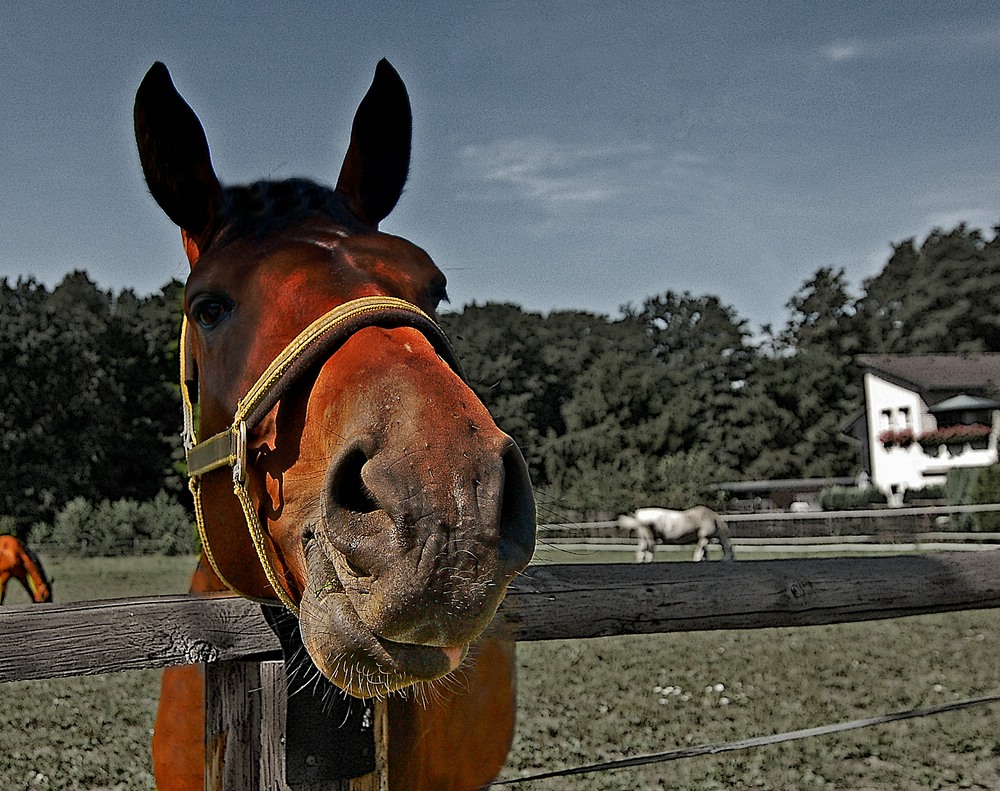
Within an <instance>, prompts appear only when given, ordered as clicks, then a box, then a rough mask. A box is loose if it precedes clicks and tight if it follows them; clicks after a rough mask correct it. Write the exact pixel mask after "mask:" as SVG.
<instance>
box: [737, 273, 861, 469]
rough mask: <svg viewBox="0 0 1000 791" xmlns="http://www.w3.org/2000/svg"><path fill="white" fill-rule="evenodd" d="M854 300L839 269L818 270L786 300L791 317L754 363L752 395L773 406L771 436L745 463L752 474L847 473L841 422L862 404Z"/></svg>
mask: <svg viewBox="0 0 1000 791" xmlns="http://www.w3.org/2000/svg"><path fill="white" fill-rule="evenodd" d="M854 304H855V300H854V298H853V297H852V296H851V295H850V293H849V292H848V287H847V280H846V277H845V276H844V271H843V270H839V271H836V272H835V271H833V270H832V269H829V268H822V269H819V270H818V271H817V272H816V273H815V274H814V275H813V277H812V278H811V279H810V280H808V281H806V282H805V283H804V284H803V286H802V287H801V289H800V290H799V291H798V292H797V293H796V294H795V295H794V296H793V297H792V298H791V299H790V300H789V302H788V305H787V307H788V310H789V312H790V317H789V320H788V323H787V324H786V326H785V328H784V330H782V332H780V333H779V334H778V336H777V337H776V338H774V339H773V342H772V344H771V346H770V354H769V355H768V356H766V357H763V356H762V358H761V359H760V360H759V361H758V366H757V370H756V371H755V373H754V382H753V388H752V391H751V392H752V393H753V394H755V395H757V396H758V397H759V396H760V395H761V394H763V399H762V400H764V401H770V402H771V403H772V404H773V411H772V416H773V418H774V422H773V423H771V425H772V427H773V430H774V434H773V436H772V438H771V440H770V442H768V443H767V444H765V445H764V446H762V447H761V452H760V454H759V456H758V458H757V459H756V460H755V461H754V462H753V463H751V464H750V465H749V466H748V472H749V473H750V474H751V475H752V476H753V477H775V478H785V477H827V476H833V475H849V474H851V472H852V471H853V470H854V468H855V466H856V464H857V459H856V451H855V449H854V448H852V447H851V446H849V445H848V444H847V442H846V441H845V440H844V438H843V437H842V435H841V426H842V425H843V423H844V422H845V421H846V420H847V418H848V417H849V416H850V415H851V413H852V412H853V411H855V410H857V409H859V408H860V407H861V374H860V371H859V370H858V368H857V366H856V364H855V363H854V356H855V355H856V354H857V353H858V352H859V351H860V344H859V339H858V335H857V332H856V328H855V324H854V322H853V319H854Z"/></svg>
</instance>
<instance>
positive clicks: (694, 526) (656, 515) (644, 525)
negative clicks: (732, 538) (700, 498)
mask: <svg viewBox="0 0 1000 791" xmlns="http://www.w3.org/2000/svg"><path fill="white" fill-rule="evenodd" d="M618 526H619V527H621V528H623V529H628V530H635V531H636V533H637V534H638V536H639V547H638V548H637V549H636V551H635V560H636V563H650V562H652V560H653V547H655V546H656V542H657V540H659V541H661V542H663V543H669V544H688V543H694V542H697V544H698V545H697V546H696V547H695V550H694V559H695V560H703V559H704V558H705V547H707V546H708V542H709V541H710V540H713V539H714V540H715V541H718V542H719V544H720V545H721V546H722V559H723V560H732V559H733V546H732V544H731V543H730V542H729V528H728V527H726V523H725V521H724V520H723V519H722V517H721V516H719V515H718V514H717V513H715V511H713V510H712V509H711V508H706V507H705V506H704V505H698V506H695V507H694V508H689V509H688V510H686V511H671V510H669V509H667V508H639V509H636V510H635V511H634V512H633V513H632V514H624V515H622V516H619V517H618Z"/></svg>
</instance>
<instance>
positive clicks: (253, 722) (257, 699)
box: [205, 660, 388, 791]
mask: <svg viewBox="0 0 1000 791" xmlns="http://www.w3.org/2000/svg"><path fill="white" fill-rule="evenodd" d="M286 689H287V687H286V680H285V670H284V664H283V663H282V662H279V661H276V660H275V661H265V662H257V661H240V660H235V661H227V662H212V663H209V664H208V665H206V668H205V690H206V718H205V744H206V762H205V789H206V791H258V790H259V791H387V789H388V772H387V764H388V760H387V755H386V749H387V733H388V727H387V721H386V707H385V706H384V705H383V704H381V703H376V704H375V707H374V720H373V722H372V723H371V725H372V728H373V731H374V734H375V739H374V745H375V756H374V764H375V771H374V772H371V773H370V774H365V775H362V776H361V777H355V778H352V779H341V780H323V781H318V782H302V783H294V784H291V785H290V784H289V783H288V782H287V781H286V771H285V769H286V767H285V747H286V742H287V736H288V734H287V733H286V717H285V714H286V711H287V706H288V698H287V695H286ZM287 727H293V728H294V727H295V724H294V722H293V723H291V724H290V725H289V726H287ZM308 758H309V756H306V760H307V761H308ZM316 760H317V761H318V760H322V759H321V758H320V757H317V759H316Z"/></svg>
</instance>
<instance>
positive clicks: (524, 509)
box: [500, 443, 535, 576]
mask: <svg viewBox="0 0 1000 791" xmlns="http://www.w3.org/2000/svg"><path fill="white" fill-rule="evenodd" d="M503 469H504V487H503V501H502V503H501V506H500V562H501V563H502V564H503V566H504V568H505V570H506V571H507V573H508V574H510V575H511V576H513V575H514V574H516V573H517V572H519V571H520V570H521V569H523V568H524V567H525V566H527V565H528V562H529V561H530V560H531V556H532V554H533V553H534V551H535V498H534V497H533V496H532V493H531V480H530V479H529V478H528V467H527V465H526V464H525V462H524V457H523V456H522V455H521V451H520V450H519V449H518V447H517V445H514V444H513V443H511V446H510V447H509V448H508V449H507V451H506V452H505V453H504V456H503Z"/></svg>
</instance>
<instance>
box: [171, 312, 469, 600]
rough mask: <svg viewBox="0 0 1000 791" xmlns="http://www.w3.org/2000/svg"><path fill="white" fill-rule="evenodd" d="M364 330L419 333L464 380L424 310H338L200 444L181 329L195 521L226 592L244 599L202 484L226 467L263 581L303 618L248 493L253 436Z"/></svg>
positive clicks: (301, 339)
mask: <svg viewBox="0 0 1000 791" xmlns="http://www.w3.org/2000/svg"><path fill="white" fill-rule="evenodd" d="M365 327H383V328H386V329H392V328H396V327H411V328H413V329H416V330H419V331H420V332H421V333H422V334H423V335H424V336H425V337H426V338H427V339H428V340H429V341H430V342H431V344H432V345H433V346H434V349H435V351H437V353H438V355H439V356H440V357H441V358H442V359H443V360H444V361H445V362H446V363H447V364H448V365H449V366H451V368H452V369H453V370H454V371H455V372H456V373H457V374H458V375H459V376H460V377H462V378H464V376H463V374H462V370H461V368H460V366H459V364H458V360H457V359H456V357H455V353H454V351H453V350H452V348H451V344H450V343H449V342H448V339H447V337H445V335H444V333H443V332H442V331H441V328H440V327H439V326H438V325H437V323H436V322H435V321H434V319H432V318H431V317H430V316H428V315H427V314H426V313H424V312H423V311H422V310H420V309H419V308H418V307H416V306H414V305H412V304H411V303H409V302H406V301H405V300H402V299H397V298H395V297H384V296H375V297H361V298H360V299H354V300H351V301H350V302H345V303H344V304H343V305H339V306H337V307H336V308H334V309H333V310H331V311H329V312H328V313H326V314H324V315H323V316H321V317H320V318H318V319H316V321H314V322H313V323H312V324H310V325H309V326H308V327H306V328H305V329H304V330H303V331H302V332H301V333H299V335H298V336H296V337H295V339H294V340H293V341H292V342H291V343H289V344H288V346H286V347H285V348H284V349H283V350H282V351H281V353H280V354H279V355H278V356H277V357H276V358H275V359H274V360H273V361H272V362H271V364H270V365H269V366H268V367H267V369H266V370H265V371H264V373H263V374H261V375H260V378H258V379H257V381H256V382H255V383H254V384H253V386H252V387H251V388H250V390H249V391H248V392H247V394H246V395H245V396H243V398H241V399H240V400H239V401H238V402H237V404H236V412H235V414H234V416H233V422H232V424H231V425H230V426H229V428H228V429H226V430H225V431H221V432H219V433H218V434H216V435H214V436H212V437H210V438H208V439H206V440H204V441H201V442H199V441H198V436H197V431H196V430H195V427H194V406H193V402H192V397H191V393H190V392H189V391H188V371H189V368H190V361H189V360H188V354H189V352H188V346H187V332H188V322H187V318H186V317H185V319H184V321H183V323H182V325H181V354H180V358H181V396H182V401H183V405H184V433H183V438H184V449H185V452H186V455H187V465H188V475H189V476H190V481H189V487H190V489H191V494H192V496H193V497H194V510H195V518H196V520H197V522H198V534H199V535H200V536H201V545H202V549H203V550H204V552H205V556H206V557H207V558H208V561H209V563H210V564H211V566H212V569H213V571H215V573H216V574H217V575H218V577H219V579H220V580H222V582H224V583H225V585H226V586H227V587H228V588H230V589H231V590H233V591H234V592H236V593H239V594H240V595H241V596H245V597H247V598H255V597H253V596H248V595H247V594H245V593H242V592H241V591H239V590H238V589H237V588H236V587H235V586H234V585H233V584H232V583H230V582H229V581H228V580H226V579H225V577H223V576H222V573H221V571H220V569H219V565H218V563H216V561H215V558H214V556H213V555H212V549H211V546H210V545H209V541H208V533H207V531H206V529H205V517H204V511H203V509H202V502H201V476H202V475H204V474H205V473H208V472H211V471H212V470H216V469H219V468H221V467H227V466H228V467H232V470H233V490H234V492H235V494H236V496H237V497H238V498H239V501H240V505H241V506H242V508H243V516H244V517H245V519H246V524H247V530H248V531H249V533H250V538H251V540H252V541H253V545H254V548H255V549H256V551H257V557H258V559H259V560H260V563H261V566H262V567H263V569H264V574H265V575H266V576H267V580H268V582H269V583H270V585H271V588H272V589H273V590H274V592H275V594H276V595H277V597H278V598H279V599H280V600H281V602H282V604H284V605H285V606H286V607H287V608H288V609H289V610H291V611H292V612H293V613H295V614H296V615H297V614H298V607H297V606H296V604H295V602H294V601H293V600H292V598H291V597H290V596H289V595H288V593H287V592H286V591H285V589H284V587H283V586H282V585H281V582H280V579H279V576H278V573H277V571H276V570H275V569H274V565H273V564H272V563H271V560H270V558H268V556H267V551H266V548H265V542H264V530H263V528H262V527H261V524H260V518H259V517H258V515H257V509H256V508H255V507H254V504H253V501H252V500H251V498H250V494H249V492H248V491H247V486H246V482H247V433H248V432H249V431H250V430H251V429H253V428H254V427H256V426H257V424H258V423H260V421H261V420H262V419H263V418H264V416H265V415H267V414H268V412H270V411H271V410H272V409H273V408H274V405H275V404H276V403H277V402H278V400H279V399H280V398H281V396H282V395H283V394H284V393H285V392H286V391H287V390H288V388H289V387H290V386H291V385H292V384H293V383H294V382H295V380H296V379H297V378H298V377H299V376H301V375H302V373H303V372H304V371H306V370H307V369H308V368H309V367H310V366H312V365H313V364H314V363H316V362H317V361H319V360H321V359H327V358H329V357H330V356H332V355H333V354H334V353H335V352H336V351H337V349H338V348H339V347H340V346H342V345H343V344H344V343H345V342H346V341H347V340H348V339H349V338H350V337H351V336H352V335H354V333H356V332H358V330H361V329H364V328H365Z"/></svg>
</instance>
